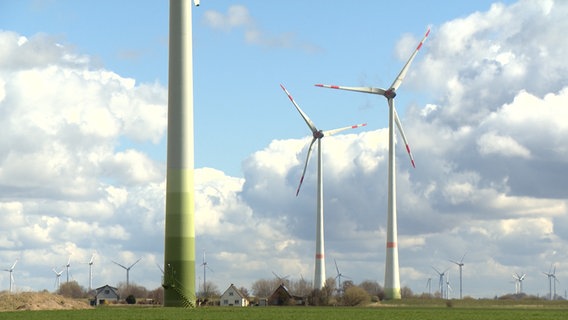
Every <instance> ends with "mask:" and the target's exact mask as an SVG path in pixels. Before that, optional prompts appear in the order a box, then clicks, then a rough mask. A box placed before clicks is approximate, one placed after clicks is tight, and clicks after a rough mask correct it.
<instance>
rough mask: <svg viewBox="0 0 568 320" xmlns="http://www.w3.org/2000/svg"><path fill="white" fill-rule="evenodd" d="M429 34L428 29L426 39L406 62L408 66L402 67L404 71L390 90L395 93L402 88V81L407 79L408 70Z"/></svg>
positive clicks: (424, 39)
mask: <svg viewBox="0 0 568 320" xmlns="http://www.w3.org/2000/svg"><path fill="white" fill-rule="evenodd" d="M429 34H430V28H428V30H427V31H426V34H425V35H424V38H422V41H420V43H419V44H418V46H417V47H416V49H415V50H414V52H413V53H412V55H411V56H410V58H409V59H408V61H406V64H405V65H404V67H402V70H400V73H399V74H398V76H397V77H396V79H394V82H393V83H392V84H391V86H390V88H389V89H393V90H394V91H396V89H398V87H400V85H401V84H402V80H404V77H406V73H407V72H408V68H409V67H410V64H411V63H412V60H414V57H416V54H417V53H418V50H420V48H422V45H423V44H424V41H426V38H427V37H428V35H429Z"/></svg>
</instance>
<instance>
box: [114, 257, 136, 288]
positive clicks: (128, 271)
mask: <svg viewBox="0 0 568 320" xmlns="http://www.w3.org/2000/svg"><path fill="white" fill-rule="evenodd" d="M141 259H142V258H139V259H138V260H136V262H134V263H133V264H131V265H130V266H129V267H125V266H123V265H121V264H120V263H118V262H115V261H113V263H114V264H116V265H117V266H119V267H121V268H123V269H124V270H126V287H127V288H128V287H129V281H130V269H132V267H134V265H135V264H137V263H138V261H140V260H141Z"/></svg>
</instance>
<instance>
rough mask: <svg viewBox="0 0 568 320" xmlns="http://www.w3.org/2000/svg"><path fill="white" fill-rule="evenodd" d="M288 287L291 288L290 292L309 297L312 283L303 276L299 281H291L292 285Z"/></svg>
mask: <svg viewBox="0 0 568 320" xmlns="http://www.w3.org/2000/svg"><path fill="white" fill-rule="evenodd" d="M288 289H290V292H291V293H292V294H293V295H296V296H299V297H307V296H308V295H309V294H310V292H311V291H312V284H311V282H309V281H307V280H304V278H301V279H300V280H298V281H290V287H289V288H288Z"/></svg>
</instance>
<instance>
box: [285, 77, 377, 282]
mask: <svg viewBox="0 0 568 320" xmlns="http://www.w3.org/2000/svg"><path fill="white" fill-rule="evenodd" d="M280 87H282V90H284V92H286V94H287V95H288V98H289V99H290V101H292V103H293V104H294V107H296V110H298V112H299V113H300V115H301V116H302V118H303V119H304V121H305V122H306V124H307V125H308V127H309V128H310V130H311V131H312V136H313V138H312V142H311V143H310V146H309V147H308V155H307V157H306V162H305V163H304V170H303V171H302V177H301V178H300V183H299V184H298V189H296V196H298V194H299V193H300V188H301V187H302V182H304V176H305V174H306V168H307V167H308V162H309V161H310V155H311V153H312V147H313V146H314V143H315V142H316V140H317V142H318V178H317V179H318V180H317V208H316V209H317V211H316V220H317V223H316V255H315V271H314V273H315V276H314V289H322V288H323V287H324V286H325V255H324V250H325V246H324V228H323V164H322V156H321V154H322V151H321V138H323V137H324V136H331V135H333V134H336V133H338V132H341V131H344V130H347V129H355V128H359V127H363V126H366V125H367V124H366V123H363V124H357V125H353V126H348V127H343V128H338V129H333V130H329V131H322V130H318V128H316V126H315V124H314V123H313V122H312V120H310V118H309V117H308V115H307V114H305V113H304V111H302V109H300V106H298V104H297V103H296V101H294V98H292V95H291V94H290V93H289V92H288V90H286V88H285V87H284V86H283V85H282V84H281V85H280Z"/></svg>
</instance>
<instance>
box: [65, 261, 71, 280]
mask: <svg viewBox="0 0 568 320" xmlns="http://www.w3.org/2000/svg"><path fill="white" fill-rule="evenodd" d="M70 267H71V256H69V259H68V260H67V264H66V265H65V269H66V270H67V283H69V268H70Z"/></svg>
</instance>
